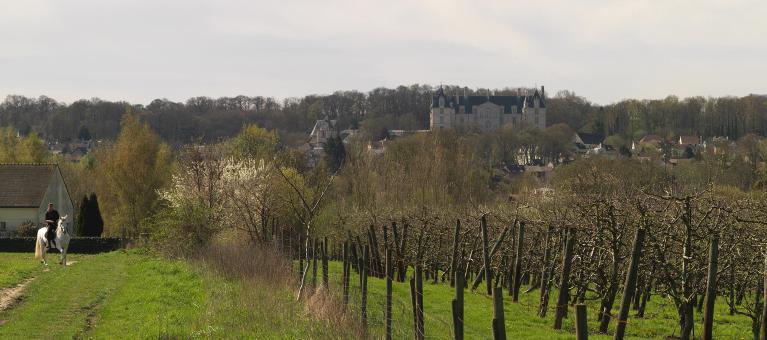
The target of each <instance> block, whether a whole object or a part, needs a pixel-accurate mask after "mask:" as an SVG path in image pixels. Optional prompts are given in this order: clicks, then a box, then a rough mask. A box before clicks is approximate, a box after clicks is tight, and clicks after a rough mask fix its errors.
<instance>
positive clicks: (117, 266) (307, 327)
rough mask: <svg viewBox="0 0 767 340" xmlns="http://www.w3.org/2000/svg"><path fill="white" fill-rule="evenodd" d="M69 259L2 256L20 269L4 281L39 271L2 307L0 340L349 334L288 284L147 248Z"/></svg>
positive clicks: (7, 264)
mask: <svg viewBox="0 0 767 340" xmlns="http://www.w3.org/2000/svg"><path fill="white" fill-rule="evenodd" d="M69 260H70V262H71V261H77V263H75V264H74V265H72V266H70V267H67V268H63V267H61V266H58V265H53V264H51V265H50V266H49V270H45V271H43V270H41V269H40V268H41V267H40V265H39V264H38V263H37V262H36V261H34V260H33V259H31V256H28V255H27V256H26V257H24V255H17V254H6V253H0V263H4V264H5V267H6V268H10V269H11V270H10V271H8V273H9V272H16V273H20V274H14V275H13V276H11V275H4V280H5V281H7V282H10V283H13V282H14V281H16V282H18V281H19V279H12V278H22V279H23V277H24V276H25V275H26V276H29V275H32V274H34V275H35V276H36V278H35V280H34V281H32V282H31V283H30V284H29V286H28V287H27V289H26V291H25V293H24V298H23V299H22V301H21V302H20V303H19V304H17V305H16V306H14V307H13V308H11V309H10V310H7V311H4V312H0V320H1V321H0V339H46V338H51V339H61V338H88V339H90V338H94V339H156V338H212V339H220V338H254V337H255V338H261V339H308V338H312V339H316V338H327V339H334V338H340V337H343V334H344V333H343V330H335V329H332V328H329V327H326V326H325V325H324V324H323V323H321V322H318V321H316V320H314V319H312V318H311V317H310V316H308V315H307V312H305V310H304V308H303V307H302V305H300V304H298V303H296V302H295V301H294V297H293V295H292V291H291V289H288V288H279V287H267V286H264V285H259V284H255V283H245V282H241V281H237V280H227V279H224V278H222V277H220V276H218V275H216V274H214V273H211V272H209V271H207V270H205V269H204V268H197V267H195V265H193V264H190V263H187V262H181V261H170V260H166V259H162V258H159V257H156V256H152V255H147V254H144V253H142V252H140V251H128V252H125V251H118V252H112V253H107V254H101V255H70V256H69ZM27 262H31V263H32V264H33V265H29V264H28V263H27ZM35 266H37V267H35ZM3 273H4V274H5V273H7V272H6V271H3ZM24 273H27V274H24ZM6 276H7V277H8V279H5V277H6Z"/></svg>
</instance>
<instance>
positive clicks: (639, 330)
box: [318, 263, 751, 339]
mask: <svg viewBox="0 0 767 340" xmlns="http://www.w3.org/2000/svg"><path fill="white" fill-rule="evenodd" d="M341 270H342V269H341V264H340V263H331V276H330V280H331V286H332V287H333V290H334V291H336V292H338V294H339V295H340V291H341V286H340V285H341V283H340V282H341V275H342V274H341ZM318 275H319V274H318ZM350 283H351V289H350V293H351V302H350V304H351V307H350V308H352V309H353V310H354V311H356V312H359V303H360V290H359V276H357V275H355V274H352V278H351V280H350ZM423 288H424V319H425V322H424V323H425V326H424V328H425V331H426V337H427V338H431V339H450V338H452V336H453V335H452V319H451V318H452V317H451V315H452V314H451V301H452V299H453V296H454V290H453V289H451V288H450V286H449V285H447V284H441V283H438V284H432V283H427V282H424V287H423ZM480 288H482V289H478V290H477V292H470V291H468V290H467V291H466V293H465V296H464V299H465V301H464V303H465V336H466V338H470V339H489V338H492V331H491V329H492V328H491V321H492V318H493V312H492V300H491V298H490V297H489V296H487V295H485V294H483V293H481V292H482V291H483V289H484V284H483V285H482V286H480ZM368 291H369V295H368V319H369V324H370V332H371V333H372V334H373V335H374V336H375V337H382V335H383V332H384V306H385V301H386V300H385V299H386V294H385V292H386V283H385V281H384V280H381V279H376V278H369V279H368ZM523 291H524V288H523ZM555 292H556V291H555ZM539 297H540V292H539V291H537V290H536V291H533V292H531V293H528V294H524V293H520V302H519V303H511V300H510V298H509V297H507V296H504V304H505V307H504V310H505V321H506V333H507V335H508V338H509V339H521V338H524V339H574V338H575V325H574V317H571V318H569V319H565V321H564V327H563V330H561V331H555V330H553V329H552V325H553V323H554V320H553V314H554V313H553V308H554V307H553V306H554V305H555V304H556V296H555V295H553V296H552V299H551V300H550V303H549V305H550V311H549V313H548V316H547V317H546V318H543V319H542V318H539V317H537V316H536V310H537V303H538V298H539ZM393 301H394V302H393V308H392V309H393V322H392V324H393V332H394V334H393V335H394V338H395V339H411V338H413V321H412V319H413V314H412V307H411V306H412V304H411V301H410V285H409V283H407V282H405V283H396V282H394V284H393ZM618 304H619V302H618V303H616V306H615V308H616V309H617V307H618V306H617V305H618ZM588 307H589V310H588V317H589V329H590V335H591V336H590V338H593V339H612V333H613V331H614V329H615V322H614V321H613V322H611V323H610V328H609V335H596V334H595V333H596V331H597V328H598V323H597V321H596V315H597V312H598V310H597V307H598V302H596V301H594V302H592V303H591V304H590V305H589V306H588ZM613 312H614V313H616V312H615V310H614V311H613ZM573 313H574V312H573V310H572V308H571V310H570V315H574V314H573ZM716 313H717V314H716V317H715V320H714V321H715V326H714V338H715V339H751V331H750V329H751V328H750V327H751V326H750V325H751V323H750V319H748V318H746V317H743V316H730V315H728V313H727V307H726V304H725V303H724V302H723V301H721V302H720V303H717V305H716ZM630 315H633V312H632V313H631V314H630ZM696 320H698V322H697V323H696V325H695V335H696V337H699V336H700V334H701V332H702V320H701V315H700V314H697V315H696ZM675 332H676V334H677V335H678V333H679V331H678V327H677V315H676V312H675V311H674V307H673V303H672V302H671V301H670V300H666V299H663V298H661V297H659V296H654V297H653V298H652V299H650V302H649V303H648V306H647V313H646V318H644V319H637V318H632V317H630V318H629V321H628V326H627V332H626V338H627V339H662V338H665V337H667V336H671V335H673V334H675Z"/></svg>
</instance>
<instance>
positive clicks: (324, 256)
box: [322, 237, 329, 288]
mask: <svg viewBox="0 0 767 340" xmlns="http://www.w3.org/2000/svg"><path fill="white" fill-rule="evenodd" d="M328 270H329V266H328V238H327V237H325V239H323V240H322V285H324V286H325V288H329V286H328V281H329V277H328V275H329V274H328Z"/></svg>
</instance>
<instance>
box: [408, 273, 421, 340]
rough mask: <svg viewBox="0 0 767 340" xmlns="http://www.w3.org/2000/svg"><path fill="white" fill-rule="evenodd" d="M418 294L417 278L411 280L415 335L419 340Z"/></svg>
mask: <svg viewBox="0 0 767 340" xmlns="http://www.w3.org/2000/svg"><path fill="white" fill-rule="evenodd" d="M416 295H418V292H417V291H416V288H415V276H413V277H411V278H410V302H411V304H412V305H413V335H414V338H415V339H416V340H417V339H419V336H418V334H419V332H418V299H417V298H416Z"/></svg>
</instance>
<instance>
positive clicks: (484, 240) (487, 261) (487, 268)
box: [479, 215, 493, 295]
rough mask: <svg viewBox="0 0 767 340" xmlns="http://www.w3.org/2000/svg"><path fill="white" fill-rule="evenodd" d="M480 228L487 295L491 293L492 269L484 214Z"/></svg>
mask: <svg viewBox="0 0 767 340" xmlns="http://www.w3.org/2000/svg"><path fill="white" fill-rule="evenodd" d="M479 224H480V228H481V229H482V257H483V262H484V264H485V281H487V282H486V283H487V295H491V294H493V290H492V289H493V280H492V277H493V276H492V275H493V274H492V270H491V269H490V250H489V249H488V239H487V220H486V219H485V215H482V218H481V219H480V223H479Z"/></svg>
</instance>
